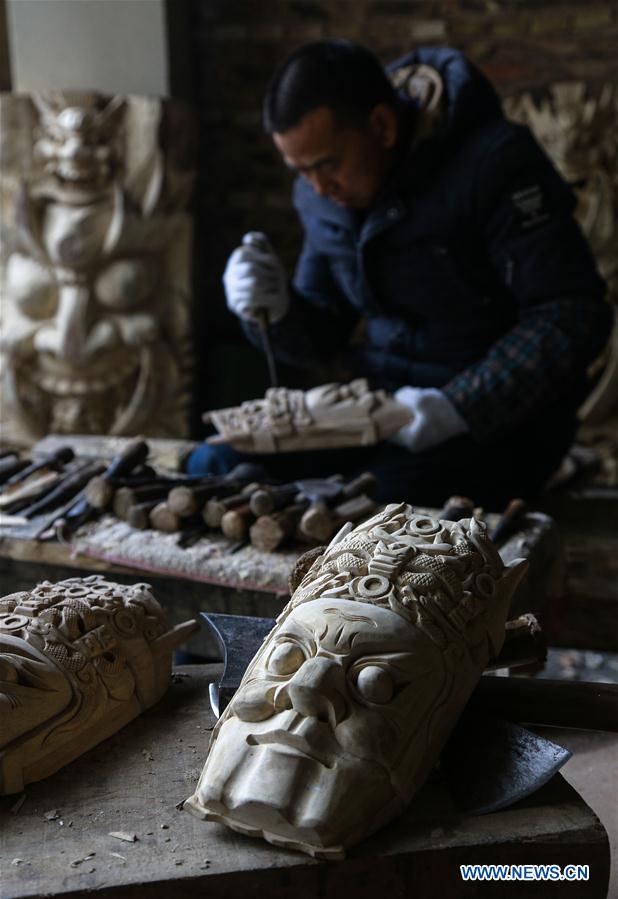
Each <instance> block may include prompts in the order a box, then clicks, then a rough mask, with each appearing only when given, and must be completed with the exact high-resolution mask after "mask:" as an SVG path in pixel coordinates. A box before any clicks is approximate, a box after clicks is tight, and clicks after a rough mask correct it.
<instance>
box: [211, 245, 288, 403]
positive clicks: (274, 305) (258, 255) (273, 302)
mask: <svg viewBox="0 0 618 899" xmlns="http://www.w3.org/2000/svg"><path fill="white" fill-rule="evenodd" d="M223 285H224V287H225V295H226V298H227V305H228V308H229V309H230V311H231V312H233V313H234V314H235V315H237V316H238V317H239V318H242V319H244V320H245V321H249V322H252V323H253V324H255V325H256V326H257V327H258V329H259V332H260V338H261V341H262V347H263V349H264V354H265V355H266V360H267V362H268V373H269V376H270V383H271V386H272V387H276V386H277V371H276V367H275V357H274V354H273V351H272V346H271V342H270V332H269V327H270V325H272V324H274V323H275V322H277V321H279V320H280V319H281V318H283V316H284V315H285V314H286V312H287V310H288V306H289V295H288V288H287V280H286V275H285V271H284V268H283V265H282V264H281V261H280V259H279V258H278V256H277V255H276V254H275V253H274V252H273V249H272V247H271V245H270V241H269V240H268V238H267V237H266V235H265V234H263V233H262V232H261V231H249V232H248V233H247V234H245V236H244V237H243V239H242V246H240V247H238V248H237V249H236V250H234V252H233V253H232V255H231V256H230V258H229V260H228V263H227V266H226V268H225V272H224V275H223Z"/></svg>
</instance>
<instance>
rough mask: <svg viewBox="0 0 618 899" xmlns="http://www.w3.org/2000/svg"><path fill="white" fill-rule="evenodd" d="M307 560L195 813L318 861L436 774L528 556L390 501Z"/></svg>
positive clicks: (499, 637)
mask: <svg viewBox="0 0 618 899" xmlns="http://www.w3.org/2000/svg"><path fill="white" fill-rule="evenodd" d="M304 567H305V569H307V568H308V570H305V571H304V570H303V566H302V565H301V566H299V567H298V568H297V569H296V580H295V583H294V584H292V586H293V587H294V593H293V595H292V598H291V600H290V602H289V603H288V605H287V606H286V608H285V609H284V611H283V612H282V613H281V615H280V617H279V618H278V620H277V624H276V626H275V628H274V629H273V631H272V632H271V634H270V635H269V637H268V638H267V639H266V640H265V641H264V644H263V645H262V647H261V649H260V650H259V652H258V653H257V655H256V656H255V657H254V659H253V661H252V662H251V664H250V665H249V668H248V669H247V671H246V674H245V676H244V678H243V680H242V682H241V685H240V688H239V689H238V691H237V693H236V694H235V696H234V698H233V700H232V702H231V703H230V705H229V706H228V707H227V709H226V710H225V712H224V714H223V715H222V717H221V718H220V719H219V722H218V724H217V726H216V728H215V730H214V732H213V736H212V741H211V746H210V753H209V756H208V759H207V761H206V765H205V767H204V770H203V772H202V775H201V778H200V781H199V784H198V786H197V789H196V791H195V793H194V794H193V795H192V796H191V797H190V798H189V799H188V800H187V801H186V803H185V808H187V809H188V810H190V811H191V812H193V813H194V814H196V815H197V816H198V817H201V818H205V819H207V820H209V821H216V822H222V823H224V824H226V825H228V826H229V827H231V828H232V829H233V830H236V831H239V832H241V833H244V834H247V835H250V836H260V837H263V838H264V839H265V840H267V841H268V842H270V843H273V844H274V845H277V846H285V847H288V848H293V849H298V850H301V851H302V852H306V853H308V854H310V855H312V856H315V857H316V858H324V859H330V858H341V857H342V856H343V854H344V852H345V850H346V849H347V848H348V847H350V846H352V845H354V844H355V843H357V842H359V841H360V840H362V839H363V838H365V837H367V836H369V835H370V834H371V833H373V832H374V831H375V830H377V829H378V828H380V827H382V826H383V825H385V824H387V823H388V822H389V821H391V820H392V819H393V818H395V817H396V816H397V815H399V814H400V813H401V812H402V811H403V809H404V808H405V807H406V806H407V804H408V803H409V802H410V800H411V799H412V797H413V796H414V795H415V793H416V792H417V791H418V790H419V789H420V787H421V786H422V784H423V783H424V781H425V780H426V778H427V776H428V774H429V772H430V771H431V769H432V767H433V766H434V765H435V763H436V762H437V760H438V756H439V754H440V752H441V750H442V748H443V746H444V744H445V742H446V740H447V738H448V736H449V734H450V732H451V730H452V729H453V727H454V725H455V723H456V721H457V719H458V717H459V715H460V713H461V711H462V709H463V708H464V706H465V704H466V703H467V701H468V699H469V697H470V695H471V693H472V691H473V690H474V688H475V686H476V684H477V682H478V680H479V678H480V676H481V674H482V672H483V670H484V668H485V666H486V665H487V663H488V662H489V660H490V659H491V658H492V657H494V656H496V655H497V654H498V653H499V651H500V648H501V646H502V643H503V641H504V633H505V621H506V616H507V612H508V608H509V603H510V600H511V596H512V594H513V591H514V589H515V587H516V585H517V583H518V582H519V580H520V579H521V577H522V575H523V573H524V572H525V570H526V567H527V563H526V562H524V561H523V560H520V559H517V560H515V561H514V562H512V563H510V564H509V565H504V563H503V562H502V559H501V558H500V555H499V554H498V551H497V549H496V548H495V547H494V545H493V544H492V542H491V541H490V540H489V538H488V537H487V534H486V530H485V527H484V525H482V524H480V523H478V522H477V521H475V520H474V519H463V520H461V521H459V522H450V521H439V520H436V519H433V518H431V517H429V516H427V515H422V514H415V512H414V510H413V509H412V508H411V507H410V506H408V505H406V504H403V503H402V504H398V505H390V506H387V508H386V509H385V510H384V511H382V512H380V513H378V514H377V515H375V516H374V517H373V518H371V519H369V520H368V521H365V522H364V523H363V524H361V525H359V526H358V527H356V528H353V526H352V525H351V524H350V525H346V526H345V527H344V528H342V530H341V531H340V532H339V533H338V534H337V535H336V537H335V538H334V539H333V540H332V542H331V543H330V544H329V546H328V547H327V548H326V549H325V550H324V551H323V552H322V553H321V554H320V555H318V557H317V558H316V557H315V551H313V555H312V556H309V558H308V559H307V563H306V565H305V566H304Z"/></svg>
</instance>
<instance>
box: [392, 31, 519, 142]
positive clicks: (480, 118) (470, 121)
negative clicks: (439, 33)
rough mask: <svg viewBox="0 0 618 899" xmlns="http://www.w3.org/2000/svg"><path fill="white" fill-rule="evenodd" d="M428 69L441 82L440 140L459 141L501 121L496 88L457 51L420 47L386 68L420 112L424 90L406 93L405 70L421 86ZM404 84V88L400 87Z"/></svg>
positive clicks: (402, 94)
mask: <svg viewBox="0 0 618 899" xmlns="http://www.w3.org/2000/svg"><path fill="white" fill-rule="evenodd" d="M425 67H427V68H425ZM427 69H429V70H433V71H434V73H437V75H438V76H439V80H438V83H440V82H441V90H442V101H441V108H442V116H443V118H442V123H441V126H440V128H439V131H440V132H441V137H443V138H447V139H453V138H457V139H460V138H462V137H463V136H464V134H466V133H469V132H470V131H473V130H474V129H476V128H477V127H478V126H479V125H480V124H481V123H483V122H486V121H488V120H490V119H495V118H501V117H502V115H503V114H502V107H501V103H500V98H499V97H498V94H497V93H496V91H495V90H494V88H493V86H492V85H491V83H490V82H489V81H488V79H487V78H486V77H485V76H484V75H483V74H482V72H480V71H479V69H477V68H476V67H475V66H474V65H473V64H472V63H471V62H470V61H469V60H468V59H466V57H465V56H464V55H463V53H460V52H459V51H458V50H453V49H452V48H450V47H419V48H417V49H416V50H413V51H412V52H411V53H408V54H407V55H406V56H403V57H401V58H400V59H397V60H395V61H394V62H392V63H390V64H389V65H388V66H387V67H386V71H387V73H388V75H389V76H390V77H391V79H393V81H394V82H395V84H396V85H397V87H398V88H399V90H400V95H401V97H402V99H403V100H404V101H406V102H408V103H412V104H413V105H414V106H416V107H417V108H423V106H424V104H425V97H424V96H423V91H422V88H421V89H420V91H414V90H413V91H412V92H410V91H409V90H407V89H406V85H405V81H406V80H407V79H405V74H406V70H409V72H410V74H411V75H412V77H413V78H414V80H415V81H417V83H418V82H421V83H422V81H423V78H424V77H425V75H424V72H427ZM428 74H429V73H428ZM434 77H435V74H434ZM402 81H403V82H404V83H403V84H402V83H400V82H402ZM410 93H412V96H410Z"/></svg>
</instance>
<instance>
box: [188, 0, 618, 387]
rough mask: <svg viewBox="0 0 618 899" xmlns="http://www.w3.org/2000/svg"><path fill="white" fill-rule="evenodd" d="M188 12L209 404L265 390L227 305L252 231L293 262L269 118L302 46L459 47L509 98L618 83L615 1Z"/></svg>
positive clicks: (276, 5)
mask: <svg viewBox="0 0 618 899" xmlns="http://www.w3.org/2000/svg"><path fill="white" fill-rule="evenodd" d="M190 10H191V11H190V16H191V28H190V32H191V35H192V40H193V43H194V48H193V49H194V51H195V53H196V60H197V66H196V67H197V80H198V85H197V95H198V103H199V111H200V112H199V114H200V122H201V161H200V182H199V188H198V200H197V214H198V232H197V246H196V258H197V260H198V272H197V276H198V284H199V292H200V295H201V296H202V297H203V298H204V305H203V308H202V309H201V316H200V320H199V321H198V325H197V327H198V339H199V340H200V343H201V345H202V346H204V347H206V349H207V350H208V352H207V354H206V355H204V356H203V362H202V366H203V372H202V374H203V379H202V395H203V403H206V404H213V403H217V404H218V403H219V402H222V401H228V400H230V399H232V400H235V399H237V398H239V395H241V394H244V395H245V396H247V395H249V394H250V395H253V396H255V395H256V393H258V392H259V389H261V386H263V385H261V384H260V387H259V389H256V381H255V380H251V381H249V377H251V378H253V370H254V368H255V370H256V371H258V372H260V373H261V371H262V367H263V363H261V361H260V360H258V359H257V357H256V358H254V357H253V356H252V355H251V353H249V352H248V351H246V350H245V349H244V343H243V341H242V338H241V337H240V332H239V329H238V328H237V326H236V324H235V322H234V320H233V319H232V318H231V316H229V315H228V314H227V313H226V311H225V306H224V300H223V294H222V289H221V285H220V277H221V273H222V271H223V268H224V266H225V261H226V259H227V256H228V255H229V253H230V251H231V250H232V249H233V248H234V247H235V246H236V245H237V243H238V241H239V238H240V236H241V235H242V234H243V232H244V231H246V230H249V229H260V230H265V231H267V232H268V233H269V234H270V236H271V238H272V240H273V242H274V244H275V246H276V248H277V249H278V250H279V252H280V253H281V254H282V256H283V257H284V259H285V261H286V263H287V264H288V265H289V266H290V268H291V267H292V265H293V261H294V258H295V255H296V252H297V250H298V246H299V241H300V232H299V228H298V225H297V223H296V218H295V216H294V214H293V213H292V212H291V210H290V205H289V192H290V186H291V180H290V176H289V175H288V174H287V173H286V171H285V170H284V169H283V167H282V165H281V163H280V162H279V160H278V158H277V154H276V151H275V150H274V149H273V148H272V146H271V141H270V138H268V137H266V136H265V135H263V134H262V132H261V126H260V116H261V100H262V96H263V93H264V89H265V87H266V84H267V82H268V79H269V77H270V75H271V73H272V70H273V68H274V66H275V65H276V64H277V63H278V62H279V61H280V60H282V59H283V58H284V57H285V56H286V55H287V54H288V53H289V52H290V51H291V50H292V49H294V48H295V47H296V46H298V45H299V44H302V43H306V42H307V41H311V40H316V39H320V38H324V37H347V38H350V39H352V40H358V41H360V42H361V43H364V44H366V45H367V46H369V47H371V48H372V49H373V50H374V52H376V53H377V55H378V56H379V57H380V58H381V59H382V60H384V61H385V62H386V61H388V60H390V59H393V58H396V57H397V56H400V55H402V54H403V53H405V52H407V51H408V50H409V49H411V48H412V47H413V46H415V45H419V44H434V45H435V44H449V45H452V46H455V47H458V48H460V49H462V50H464V51H465V52H466V53H467V54H468V55H469V56H470V57H471V58H472V59H473V60H474V61H475V62H476V64H477V65H479V66H480V67H481V68H482V69H483V71H484V72H485V73H486V74H487V75H488V76H489V77H490V79H491V80H492V81H493V82H494V83H495V84H496V86H497V87H498V89H499V90H500V91H501V93H502V94H503V95H504V96H507V95H509V94H512V93H515V92H518V91H520V90H522V89H532V90H534V91H537V90H542V88H543V86H544V85H547V84H549V83H551V82H553V81H568V80H584V81H586V82H588V83H589V84H590V85H591V86H595V85H597V84H599V83H602V82H604V81H607V80H612V81H618V2H616V0H611V2H609V0H608V2H600V0H570V2H569V0H330V2H327V0H193V2H192V5H191V8H190ZM221 347H225V352H224V353H222V351H221ZM230 348H231V350H232V354H233V353H234V352H235V351H237V352H238V353H240V356H239V357H238V358H239V368H237V369H236V370H235V373H233V372H232V371H231V368H230V366H229V364H228V363H227V362H226V360H229V358H230V356H229V352H228V351H229V350H230ZM243 354H245V355H243ZM221 358H223V359H224V361H223V363H222V365H223V369H222V370H223V371H224V373H225V371H227V373H228V374H227V380H226V384H227V386H224V385H223V384H222V383H221V381H220V379H219V383H218V384H217V385H216V386H214V375H213V371H219V370H220V369H221V364H220V359H221ZM217 366H219V368H217ZM238 371H240V372H241V374H240V376H238ZM260 376H261V375H258V382H259V377H260ZM205 383H209V384H210V385H211V387H210V389H207V388H205V387H204V386H203V385H204V384H205ZM247 384H250V385H251V386H249V387H248V389H247Z"/></svg>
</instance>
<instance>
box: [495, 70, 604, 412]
mask: <svg viewBox="0 0 618 899" xmlns="http://www.w3.org/2000/svg"><path fill="white" fill-rule="evenodd" d="M505 111H506V112H507V114H508V115H509V116H510V117H511V118H512V119H515V120H516V121H518V122H521V123H522V124H524V125H527V126H528V127H529V128H530V129H531V130H532V132H533V133H534V135H535V136H536V138H537V140H538V141H539V142H540V143H541V144H542V146H543V147H544V149H545V151H546V152H547V154H548V155H549V156H550V158H551V159H552V161H553V163H554V165H555V166H556V168H557V169H558V171H559V172H560V173H561V174H562V176H563V177H564V178H565V180H566V181H568V183H569V184H570V185H571V187H572V188H573V190H574V191H575V194H576V196H577V209H576V217H577V220H578V222H579V224H580V226H581V228H582V231H583V232H584V234H585V235H586V237H587V238H588V240H589V242H590V247H591V249H592V251H593V253H594V255H595V258H596V260H597V264H598V266H599V271H600V272H601V274H602V275H603V277H604V278H605V279H606V281H607V285H608V288H609V300H610V302H612V303H613V304H614V305H616V304H617V303H618V87H616V85H614V84H606V85H604V86H603V87H602V88H600V89H597V90H592V89H589V88H588V87H587V86H586V85H585V84H584V83H583V82H565V83H563V84H554V85H552V86H551V87H550V88H549V90H548V91H547V92H546V93H545V95H544V96H543V97H541V98H534V97H533V96H532V95H531V94H530V93H525V94H522V95H521V96H518V97H510V98H508V99H507V100H506V101H505ZM617 400H618V322H617V323H616V326H615V328H614V334H613V338H612V346H611V350H610V358H609V360H608V361H607V363H606V366H605V371H604V373H603V377H602V378H601V380H600V382H599V384H598V385H597V387H596V389H595V391H594V392H593V393H592V394H591V396H590V397H589V398H588V399H587V401H586V403H585V405H584V407H583V408H582V410H581V411H580V415H581V416H582V418H584V419H587V420H588V421H589V422H590V423H598V422H601V421H602V420H603V419H604V417H606V416H607V415H608V414H609V413H611V412H612V410H613V411H615V410H616V402H617Z"/></svg>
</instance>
